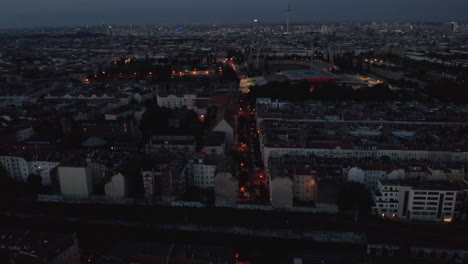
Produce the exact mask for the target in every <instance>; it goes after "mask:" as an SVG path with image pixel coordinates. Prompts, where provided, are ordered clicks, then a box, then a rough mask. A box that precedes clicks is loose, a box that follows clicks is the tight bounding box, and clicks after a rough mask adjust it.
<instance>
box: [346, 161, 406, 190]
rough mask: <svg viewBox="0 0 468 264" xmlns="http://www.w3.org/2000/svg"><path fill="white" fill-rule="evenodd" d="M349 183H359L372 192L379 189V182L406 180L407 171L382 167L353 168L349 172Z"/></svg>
mask: <svg viewBox="0 0 468 264" xmlns="http://www.w3.org/2000/svg"><path fill="white" fill-rule="evenodd" d="M347 178H348V181H354V182H358V183H360V184H363V185H365V186H366V188H367V189H369V190H372V189H375V188H377V187H378V182H379V180H398V179H404V178H405V171H404V170H403V169H401V170H395V169H391V168H383V167H380V166H368V167H364V168H358V167H353V168H351V169H349V170H348V172H347Z"/></svg>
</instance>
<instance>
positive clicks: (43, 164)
mask: <svg viewBox="0 0 468 264" xmlns="http://www.w3.org/2000/svg"><path fill="white" fill-rule="evenodd" d="M52 156H53V155H39V154H32V155H27V156H24V157H23V156H0V163H1V164H2V165H3V166H4V167H5V169H6V170H7V172H8V175H9V176H10V177H11V178H13V179H15V180H17V181H22V182H25V181H26V180H27V179H28V176H29V175H30V174H37V175H39V176H41V178H42V184H44V185H49V184H51V178H50V172H51V170H52V169H54V168H55V167H57V166H58V165H59V162H60V160H59V159H58V158H55V157H52Z"/></svg>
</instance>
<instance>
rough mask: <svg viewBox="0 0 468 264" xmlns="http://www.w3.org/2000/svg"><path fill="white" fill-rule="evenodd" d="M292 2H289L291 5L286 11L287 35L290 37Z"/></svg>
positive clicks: (290, 0)
mask: <svg viewBox="0 0 468 264" xmlns="http://www.w3.org/2000/svg"><path fill="white" fill-rule="evenodd" d="M291 2H292V0H289V3H288V8H287V9H286V12H287V14H286V34H288V35H289V22H290V20H291Z"/></svg>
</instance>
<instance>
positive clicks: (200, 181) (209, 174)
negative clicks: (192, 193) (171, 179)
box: [185, 155, 217, 189]
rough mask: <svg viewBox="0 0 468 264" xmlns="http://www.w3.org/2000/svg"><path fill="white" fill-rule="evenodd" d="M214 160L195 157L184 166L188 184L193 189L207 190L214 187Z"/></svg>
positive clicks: (204, 156) (202, 156)
mask: <svg viewBox="0 0 468 264" xmlns="http://www.w3.org/2000/svg"><path fill="white" fill-rule="evenodd" d="M216 161H217V160H216V158H215V157H214V156H206V155H197V156H195V157H194V158H193V159H191V160H189V161H188V163H187V164H186V172H185V173H186V175H187V177H188V178H189V179H188V182H189V183H190V184H191V185H192V186H195V187H198V188H201V189H208V188H214V187H215V174H216Z"/></svg>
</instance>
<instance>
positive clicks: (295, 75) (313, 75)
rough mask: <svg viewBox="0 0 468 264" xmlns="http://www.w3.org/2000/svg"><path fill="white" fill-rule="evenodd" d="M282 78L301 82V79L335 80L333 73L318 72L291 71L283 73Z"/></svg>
mask: <svg viewBox="0 0 468 264" xmlns="http://www.w3.org/2000/svg"><path fill="white" fill-rule="evenodd" d="M283 74H284V76H286V78H288V79H289V80H303V79H321V78H327V79H337V78H338V76H336V75H335V74H333V73H330V72H326V71H318V70H293V71H284V72H283Z"/></svg>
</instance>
